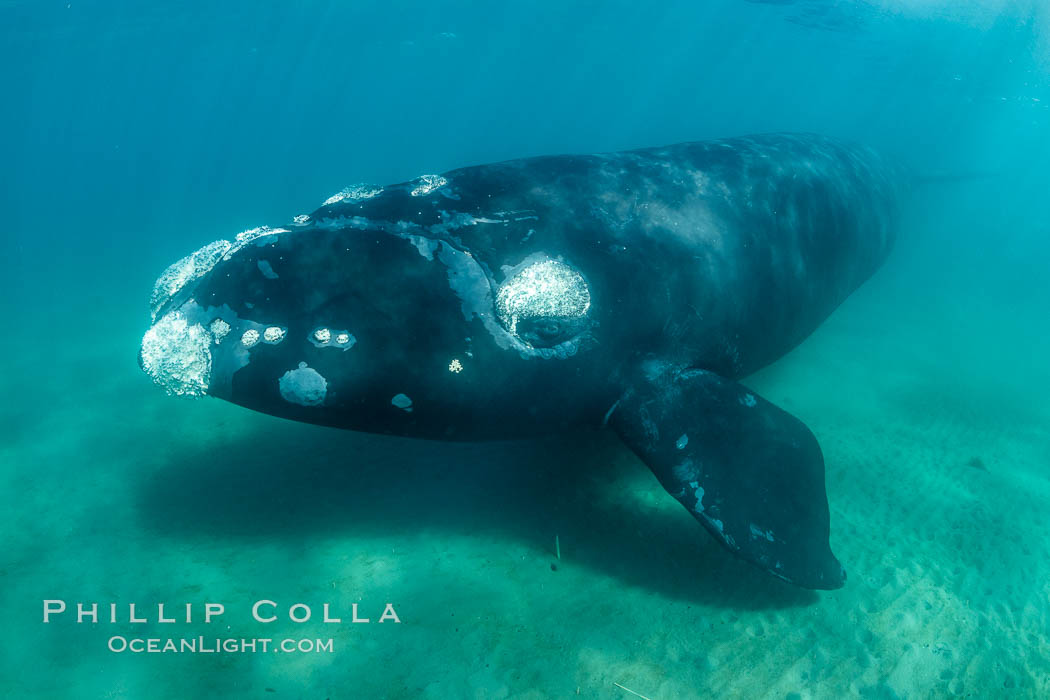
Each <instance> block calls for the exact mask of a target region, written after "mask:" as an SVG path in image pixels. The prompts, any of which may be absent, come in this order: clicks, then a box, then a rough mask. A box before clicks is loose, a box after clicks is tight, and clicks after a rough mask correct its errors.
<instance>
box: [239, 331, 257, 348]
mask: <svg viewBox="0 0 1050 700" xmlns="http://www.w3.org/2000/svg"><path fill="white" fill-rule="evenodd" d="M258 342H259V331H257V330H255V329H254V328H249V329H248V330H246V331H244V335H242V336H241V345H243V346H244V347H246V348H250V347H252V346H254V345H255V344H256V343H258Z"/></svg>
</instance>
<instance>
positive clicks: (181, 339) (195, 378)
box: [140, 311, 212, 397]
mask: <svg viewBox="0 0 1050 700" xmlns="http://www.w3.org/2000/svg"><path fill="white" fill-rule="evenodd" d="M211 341H212V336H211V334H210V333H208V331H207V330H205V329H204V326H202V325H201V324H199V323H194V324H192V325H191V324H190V323H189V321H187V320H186V318H185V317H184V316H183V315H182V314H181V313H180V312H179V311H172V312H170V313H168V314H166V315H165V316H163V317H162V318H161V319H160V320H159V321H157V322H156V323H155V324H153V327H152V328H150V329H149V330H148V331H146V334H145V335H144V336H143V337H142V349H141V354H140V357H141V360H142V369H144V370H145V371H146V374H148V375H149V376H150V378H152V379H153V381H154V383H156V384H158V385H159V386H161V387H163V388H164V390H165V391H167V392H168V393H169V394H171V395H173V396H191V397H197V396H204V395H205V394H206V393H207V391H208V382H209V380H210V378H211V349H210V345H211Z"/></svg>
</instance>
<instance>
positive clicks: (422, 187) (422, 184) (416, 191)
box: [409, 175, 448, 197]
mask: <svg viewBox="0 0 1050 700" xmlns="http://www.w3.org/2000/svg"><path fill="white" fill-rule="evenodd" d="M413 183H414V185H415V187H413V188H412V191H411V192H409V194H411V195H412V196H413V197H422V196H425V195H428V194H430V193H431V192H433V191H434V190H436V189H438V188H439V187H444V186H445V185H447V184H448V180H446V179H445V178H443V177H441V176H440V175H420V176H419V177H417V178H416V179H415V180H413Z"/></svg>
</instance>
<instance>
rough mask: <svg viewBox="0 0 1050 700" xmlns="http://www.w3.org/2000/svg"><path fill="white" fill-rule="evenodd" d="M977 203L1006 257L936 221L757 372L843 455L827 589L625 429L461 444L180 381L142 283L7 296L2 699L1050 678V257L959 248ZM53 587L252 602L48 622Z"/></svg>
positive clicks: (556, 693)
mask: <svg viewBox="0 0 1050 700" xmlns="http://www.w3.org/2000/svg"><path fill="white" fill-rule="evenodd" d="M942 213H943V212H942ZM961 222H965V224H966V225H967V226H970V227H976V228H978V229H979V228H980V227H981V226H987V227H988V228H987V237H986V238H987V240H989V241H990V243H989V248H988V250H989V251H996V248H995V245H994V243H993V242H994V240H995V239H996V236H995V231H994V230H993V228H992V226H993V225H992V224H989V223H982V222H980V221H974V220H973V219H972V217H970V216H969V214H967V213H965V212H964V213H962V214H959V216H958V218H957V219H955V220H953V221H950V222H946V221H944V220H943V217H942V218H938V214H937V212H928V213H927V214H926V215H925V216H923V217H921V218H919V220H913V221H912V222H911V223H910V225H909V226H910V229H911V230H910V233H909V238H908V240H905V241H903V242H902V243H901V245H900V246H899V247H898V250H897V251H895V253H894V255H893V257H892V258H891V259H890V261H889V262H888V264H887V265H886V267H885V268H884V269H883V270H882V271H881V272H880V273H878V275H877V276H876V277H875V278H874V279H873V280H872V281H871V282H869V283H868V284H867V285H866V286H865V287H863V288H862V289H861V290H860V291H858V292H857V293H856V294H855V295H854V296H853V297H852V298H851V299H849V300H848V301H847V303H846V304H845V305H843V306H842V307H841V308H840V309H839V310H838V311H837V312H836V313H835V314H834V315H833V316H832V317H831V318H830V319H829V320H828V322H827V323H826V324H825V325H824V326H823V327H822V328H821V329H820V330H819V331H818V332H817V333H816V334H814V335H813V336H812V337H811V338H810V339H809V340H808V341H806V342H805V343H804V344H803V345H802V346H800V347H799V348H798V349H797V350H796V351H794V352H793V353H791V354H790V355H789V356H788V357H786V358H784V359H783V360H782V361H781V362H779V363H778V364H776V365H774V366H772V367H770V368H768V369H766V370H764V371H763V372H761V373H760V374H758V375H756V376H754V377H751V378H749V379H748V380H747V381H746V383H747V384H749V385H750V386H752V387H753V388H755V389H756V390H758V391H759V392H760V393H762V394H763V395H764V396H766V397H767V398H769V399H770V400H772V401H774V402H776V403H778V404H779V405H781V406H783V407H784V408H786V409H787V410H789V411H791V412H792V413H794V414H795V415H797V416H799V417H800V418H802V419H803V420H804V421H805V422H806V423H807V424H808V425H809V426H810V428H811V429H812V430H813V431H814V433H815V434H816V435H817V437H818V438H819V440H820V442H821V444H822V446H823V449H824V453H825V458H826V461H827V482H828V483H827V488H828V496H829V500H830V505H831V514H832V546H833V549H834V550H835V552H836V553H837V555H838V556H839V558H840V559H841V560H842V561H843V563H844V564H845V566H846V568H847V570H848V572H849V580H848V582H847V585H846V587H845V588H843V589H842V590H838V591H832V592H820V593H814V592H808V591H802V590H799V589H796V588H793V587H791V586H789V585H786V584H783V583H781V582H779V581H777V580H774V579H772V578H770V577H769V576H767V575H765V574H764V573H762V572H761V571H758V570H756V569H754V568H752V567H750V566H749V565H747V564H744V563H742V562H739V561H737V560H735V559H734V558H732V557H731V556H729V555H728V554H727V553H726V552H725V551H723V550H722V549H721V548H720V547H719V546H718V545H717V544H716V543H715V542H714V541H713V540H712V539H711V538H710V537H708V536H707V534H706V533H705V532H704V531H703V530H702V529H701V527H700V526H699V525H698V524H697V523H695V522H694V521H693V519H692V518H691V517H690V516H689V514H688V513H686V512H685V511H684V510H683V509H682V508H681V507H680V506H679V505H678V504H677V503H676V502H675V501H674V500H672V499H671V498H670V497H669V496H668V495H666V494H665V493H664V492H663V491H662V490H661V488H660V487H659V485H658V484H657V482H656V480H655V478H654V477H653V476H652V475H651V474H650V473H649V471H648V470H647V469H646V468H645V467H644V465H642V464H641V463H640V462H639V461H638V460H637V459H636V458H635V457H634V456H633V455H632V454H631V453H630V452H628V451H627V449H626V448H624V447H622V446H621V445H620V444H619V442H618V441H617V439H616V437H615V436H614V435H612V434H602V433H595V434H584V435H567V436H557V437H552V438H550V439H547V440H541V441H536V442H523V443H501V444H453V445H442V444H435V443H425V442H414V441H405V440H400V439H393V438H385V437H377V436H369V435H360V434H352V433H348V432H340V431H336V430H328V429H321V428H316V427H311V426H307V425H298V424H295V423H291V422H286V421H282V420H277V419H274V418H270V417H267V416H263V415H258V414H254V413H251V412H248V411H246V410H243V409H240V408H238V407H235V406H233V405H229V404H226V403H223V402H219V401H215V400H202V401H196V402H194V401H181V400H174V399H169V398H167V397H166V396H164V395H163V392H161V391H160V390H158V389H156V388H155V387H153V386H151V385H150V383H149V381H148V379H147V378H146V377H145V376H144V375H142V374H141V373H140V371H139V370H138V367H137V366H136V362H135V353H136V350H137V346H138V341H139V338H140V337H141V333H142V332H143V331H144V330H145V328H146V326H147V323H148V315H147V312H146V308H145V307H146V304H145V301H146V297H147V294H148V289H145V288H138V287H135V288H132V287H133V285H131V284H125V283H124V282H122V281H121V280H120V279H119V275H118V276H116V277H114V276H112V275H110V276H108V278H107V280H105V282H104V283H103V282H101V281H100V282H99V283H98V285H91V284H88V285H86V286H85V287H82V291H81V293H79V294H68V295H67V294H63V293H62V292H61V291H58V292H56V293H55V294H54V295H52V296H51V297H49V299H48V300H47V301H46V302H44V303H43V305H42V306H40V307H39V308H27V307H21V308H19V309H15V310H11V311H10V312H9V314H8V323H7V330H5V335H6V336H7V338H6V340H5V344H4V350H3V353H4V355H5V357H4V366H5V370H4V372H3V373H2V375H0V382H2V393H3V396H4V397H5V398H4V401H3V402H2V403H0V411H2V412H3V414H4V415H3V417H2V420H0V518H2V527H3V532H4V534H5V537H4V541H3V544H2V545H0V547H2V549H0V558H2V561H0V600H2V605H3V608H2V609H3V610H4V652H3V654H0V679H2V684H3V688H4V692H3V695H4V696H6V697H19V698H48V697H97V698H194V697H256V698H269V697H273V698H321V699H323V698H365V697H391V698H394V697H406V698H408V697H424V698H439V697H440V698H446V697H450V698H467V697H477V698H504V697H509V698H543V697H570V696H576V695H578V696H580V697H598V698H632V697H634V696H632V695H630V694H629V693H628V692H627V691H625V690H622V689H620V688H618V687H617V686H616V685H614V684H617V683H618V684H620V685H622V686H624V687H625V688H629V689H631V690H633V691H635V692H637V693H639V694H641V695H644V696H646V697H649V698H653V699H655V698H689V697H740V698H762V697H769V698H809V697H826V698H840V697H847V696H855V697H864V698H924V697H944V696H959V697H982V698H986V697H1047V696H1050V638H1048V629H1050V616H1048V612H1050V541H1048V540H1050V538H1048V534H1047V523H1048V522H1050V481H1048V479H1050V469H1048V464H1050V432H1048V430H1050V429H1048V425H1050V424H1048V421H1047V419H1048V417H1050V401H1048V400H1047V398H1046V396H1047V390H1048V389H1050V369H1048V365H1047V362H1046V358H1047V357H1048V352H1047V351H1048V350H1050V335H1048V333H1047V330H1046V329H1045V324H1046V322H1047V314H1046V308H1047V307H1046V297H1045V294H1044V296H1042V297H1040V298H1035V297H1033V296H1032V294H1031V291H1032V289H1034V288H1035V287H1036V283H1035V281H1034V280H1035V278H1037V277H1038V276H1039V274H1040V273H1039V272H1038V271H1039V270H1041V269H1042V268H1043V267H1044V266H1043V265H1041V264H1039V263H1038V261H1025V260H1024V256H1020V257H1018V258H1017V259H1016V260H1014V261H1013V262H1017V263H1019V265H1020V266H1019V267H1018V269H1017V270H1016V273H1014V272H1011V273H1010V274H1003V270H1002V269H1001V266H1002V265H1005V264H1006V262H1007V261H1005V260H1004V259H1002V258H994V257H992V258H991V259H990V258H989V255H987V254H986V252H984V251H974V250H972V249H963V248H962V247H955V246H952V245H950V242H951V241H952V240H954V239H955V234H954V232H953V231H952V227H953V226H956V225H961ZM980 238H981V235H980V232H979V231H978V233H977V234H974V233H973V232H972V231H971V232H970V238H968V240H979V239H980ZM203 242H205V241H201V243H203ZM997 252H998V253H1001V251H997ZM1026 262H1027V263H1028V266H1027V267H1026V266H1025V263H1026ZM989 265H992V266H1000V269H999V271H998V273H997V275H996V276H992V275H990V274H989V273H988V266H989ZM1011 284H1012V285H1014V286H1013V287H1011V286H1010V285H1011ZM1004 285H1005V287H1004ZM96 287H97V288H96ZM12 328H16V329H17V330H12ZM555 536H557V537H558V538H559V541H560V545H561V560H560V561H558V562H557V570H556V571H554V570H552V568H551V564H552V563H554V562H555V557H554V551H553V550H554V539H555ZM45 598H61V599H65V600H67V601H68V602H70V603H71V604H72V603H74V602H76V601H86V602H91V601H98V602H102V603H109V602H119V603H122V604H126V603H129V602H138V603H140V604H143V605H150V604H155V603H156V602H160V601H163V602H168V603H170V604H172V605H174V604H177V603H186V602H192V603H195V604H198V605H201V604H203V603H204V602H207V601H218V602H223V603H225V604H226V606H227V613H226V615H225V616H224V618H223V622H222V623H221V624H219V623H216V624H213V625H210V626H205V625H202V624H192V625H184V624H176V625H159V624H155V623H153V624H147V625H130V624H128V623H126V622H125V623H122V624H116V625H111V624H99V625H95V626H92V625H90V624H83V625H79V626H78V625H74V624H72V623H71V621H70V619H69V618H70V615H66V616H65V617H64V618H60V619H59V621H57V622H54V623H52V624H49V625H44V624H42V623H41V611H42V600H43V599H45ZM259 598H268V599H273V600H275V601H279V602H280V603H281V604H282V606H283V607H284V608H286V607H287V606H288V605H290V604H292V603H296V602H304V603H308V604H311V605H313V606H314V610H315V615H316V614H319V610H320V605H321V604H322V603H324V602H328V603H331V604H332V607H333V610H334V611H338V612H341V613H343V615H342V617H343V618H344V620H345V619H347V618H348V617H349V615H348V614H347V613H348V610H349V606H350V604H351V603H353V602H359V603H360V605H361V612H362V614H364V615H366V616H369V617H371V618H372V619H375V618H376V617H377V616H378V614H379V612H380V611H381V610H382V606H383V604H384V603H385V602H388V601H389V602H392V603H394V605H395V607H396V609H397V612H398V614H399V615H400V617H401V619H402V623H401V624H399V625H395V624H392V623H385V624H382V625H380V624H375V623H372V624H368V625H353V624H342V625H323V624H317V623H315V622H310V623H306V624H303V625H293V624H292V623H289V622H287V621H283V622H280V623H274V624H272V625H260V624H258V623H254V622H252V621H251V620H250V619H249V616H248V608H249V607H250V605H251V603H252V602H253V601H255V600H257V599H259ZM197 614H198V615H199V614H200V608H198V612H197ZM115 634H121V635H134V636H139V637H167V636H175V637H184V636H185V637H191V636H195V635H198V634H204V635H206V636H208V637H215V636H235V637H275V638H282V637H284V636H292V637H294V638H299V637H306V638H329V637H330V638H332V639H333V640H334V649H335V651H334V653H331V654H280V653H271V654H266V655H264V654H261V653H257V654H254V655H252V654H210V655H204V654H198V655H190V654H183V655H179V654H163V655H162V654H154V655H142V654H140V655H133V654H130V653H123V654H115V653H111V652H109V651H107V649H106V643H107V640H108V638H109V637H110V636H112V635H115Z"/></svg>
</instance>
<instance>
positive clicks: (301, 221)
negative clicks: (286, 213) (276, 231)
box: [292, 214, 310, 226]
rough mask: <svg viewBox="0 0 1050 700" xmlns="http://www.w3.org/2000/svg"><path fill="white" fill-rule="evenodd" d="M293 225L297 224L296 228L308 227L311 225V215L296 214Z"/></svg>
mask: <svg viewBox="0 0 1050 700" xmlns="http://www.w3.org/2000/svg"><path fill="white" fill-rule="evenodd" d="M292 223H293V224H295V225H296V226H306V225H307V224H308V223H310V215H309V214H296V215H295V216H293V217H292Z"/></svg>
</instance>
